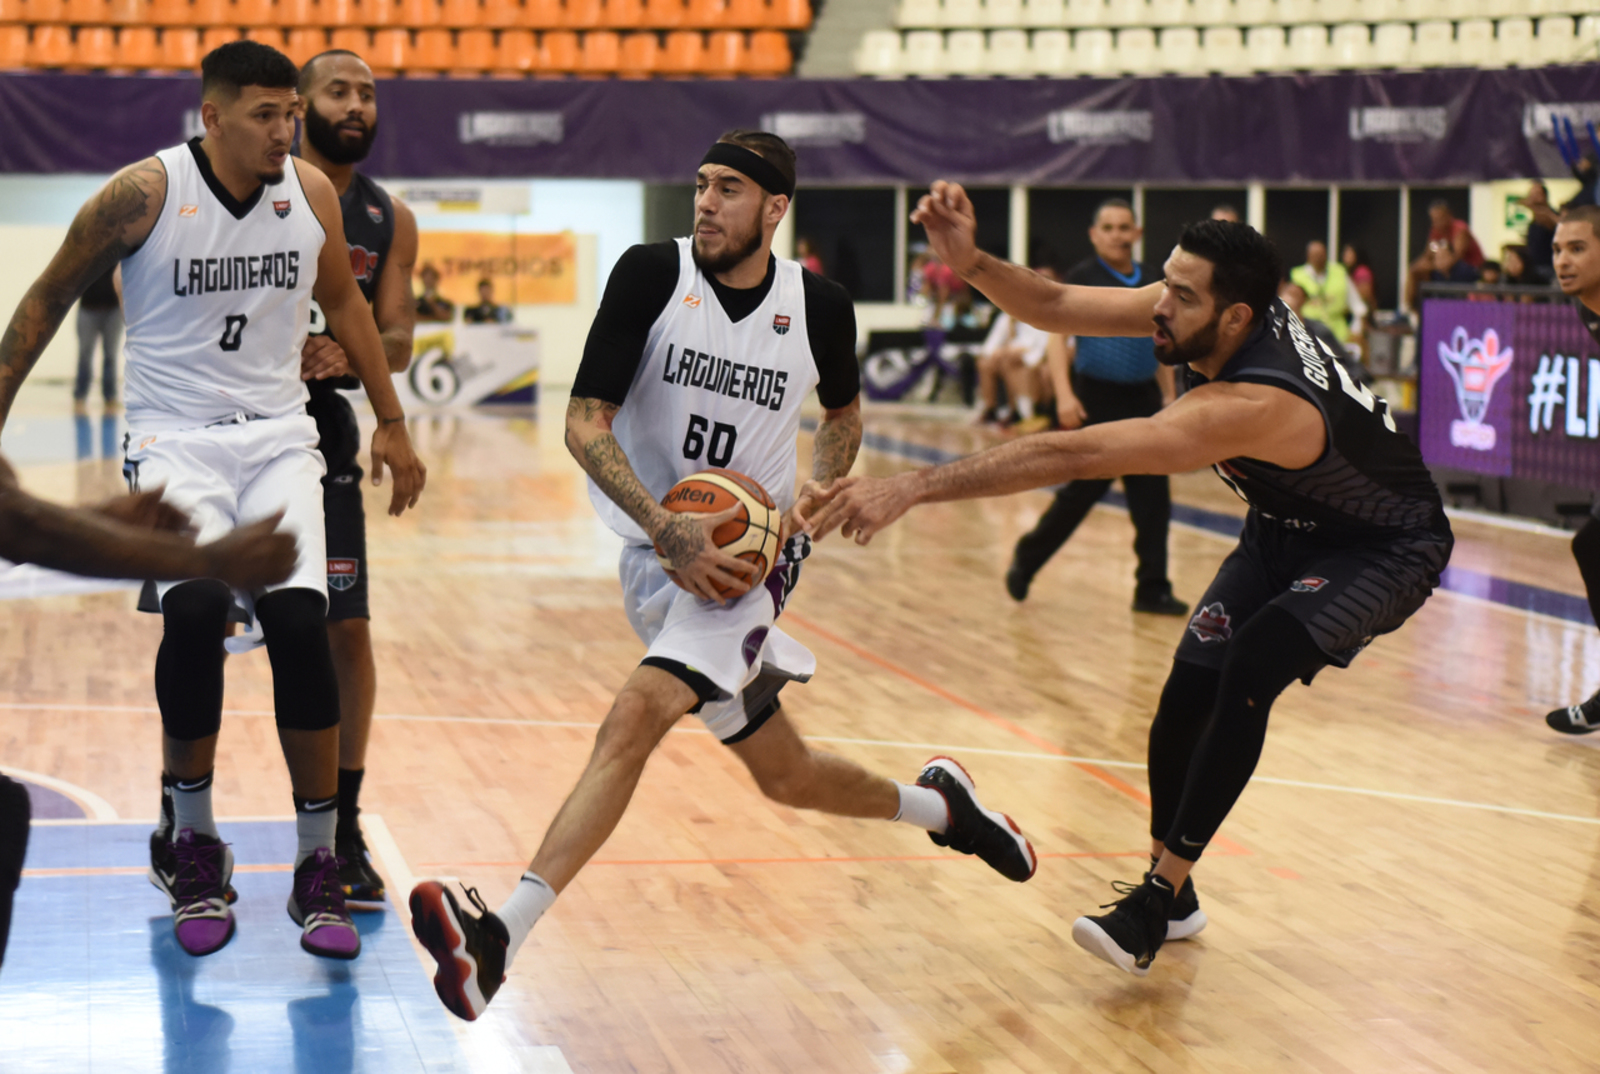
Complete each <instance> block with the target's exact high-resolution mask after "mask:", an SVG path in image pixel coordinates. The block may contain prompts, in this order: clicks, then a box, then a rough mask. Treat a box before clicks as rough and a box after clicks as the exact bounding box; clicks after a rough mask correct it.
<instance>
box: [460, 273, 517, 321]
mask: <svg viewBox="0 0 1600 1074" xmlns="http://www.w3.org/2000/svg"><path fill="white" fill-rule="evenodd" d="M461 319H462V320H463V321H465V322H466V323H467V324H506V323H507V322H509V321H510V320H511V311H510V310H508V309H506V308H505V307H504V306H502V305H500V304H499V303H498V302H496V301H495V300H494V281H493V280H479V281H478V304H477V305H476V306H468V307H467V308H466V309H464V310H462V311H461Z"/></svg>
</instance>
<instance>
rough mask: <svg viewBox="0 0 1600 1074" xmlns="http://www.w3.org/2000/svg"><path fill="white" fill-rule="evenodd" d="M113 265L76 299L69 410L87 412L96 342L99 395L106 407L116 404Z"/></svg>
mask: <svg viewBox="0 0 1600 1074" xmlns="http://www.w3.org/2000/svg"><path fill="white" fill-rule="evenodd" d="M116 275H117V270H116V267H115V266H112V267H111V268H109V269H107V270H106V271H105V273H104V274H103V275H102V276H101V277H100V278H99V279H98V280H95V281H94V282H93V283H91V284H90V285H89V289H88V290H87V291H85V292H84V293H83V297H82V298H80V299H79V300H78V377H77V380H75V381H74V382H73V385H72V409H73V413H75V414H84V413H87V410H88V408H87V404H88V401H89V382H90V381H92V380H93V379H94V348H95V344H96V343H98V344H99V345H100V348H101V351H102V352H103V358H102V359H101V363H100V396H101V398H103V399H104V400H105V401H106V407H107V409H111V408H114V407H115V406H116V405H117V352H118V351H119V350H121V349H122V303H121V301H120V300H119V299H118V298H117V285H116Z"/></svg>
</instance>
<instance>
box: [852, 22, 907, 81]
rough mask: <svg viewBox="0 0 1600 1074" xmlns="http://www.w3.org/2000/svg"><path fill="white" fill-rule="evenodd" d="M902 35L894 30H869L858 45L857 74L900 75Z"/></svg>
mask: <svg viewBox="0 0 1600 1074" xmlns="http://www.w3.org/2000/svg"><path fill="white" fill-rule="evenodd" d="M900 73H901V72H900V35H899V34H897V33H895V32H894V31H893V30H868V31H867V32H866V33H864V34H862V35H861V43H860V44H859V45H857V46H856V74H858V75H875V76H876V77H878V78H897V77H899V75H900Z"/></svg>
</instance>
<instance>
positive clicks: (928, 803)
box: [894, 782, 950, 834]
mask: <svg viewBox="0 0 1600 1074" xmlns="http://www.w3.org/2000/svg"><path fill="white" fill-rule="evenodd" d="M894 786H895V790H897V791H899V792H900V812H898V813H896V814H895V815H894V819H895V820H898V821H903V822H904V823H906V824H915V825H916V826H917V827H919V828H923V829H926V830H927V831H930V832H939V833H940V834H943V833H944V832H945V831H946V830H947V829H948V828H949V827H950V807H949V806H948V805H946V804H945V800H944V795H942V794H940V793H939V792H938V791H936V790H934V789H933V788H932V787H918V786H916V785H914V784H907V783H900V782H896V783H895V785H894Z"/></svg>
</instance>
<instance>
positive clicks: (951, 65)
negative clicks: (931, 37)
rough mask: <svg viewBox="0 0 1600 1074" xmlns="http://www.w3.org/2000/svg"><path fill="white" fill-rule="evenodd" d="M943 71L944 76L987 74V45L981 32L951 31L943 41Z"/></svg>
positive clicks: (969, 76)
mask: <svg viewBox="0 0 1600 1074" xmlns="http://www.w3.org/2000/svg"><path fill="white" fill-rule="evenodd" d="M944 69H945V73H946V74H951V75H966V76H967V77H968V78H972V77H974V76H976V75H986V74H988V73H989V44H988V42H987V41H985V40H984V35H983V31H982V30H951V31H950V33H949V34H947V35H946V36H945V39H944Z"/></svg>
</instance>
